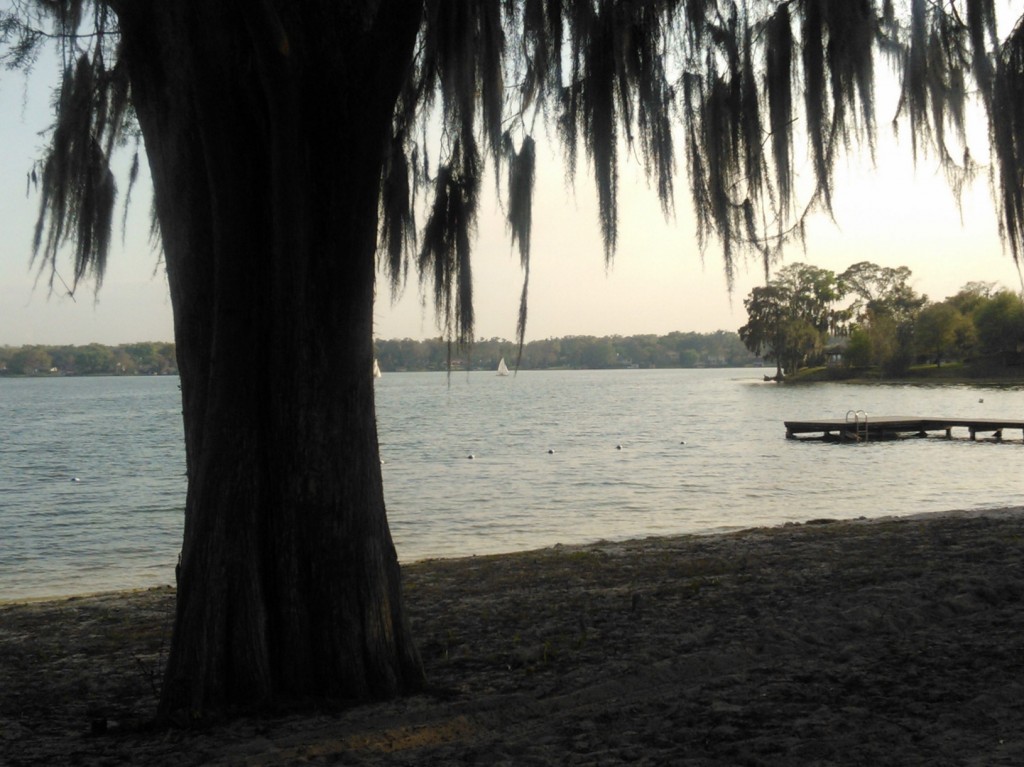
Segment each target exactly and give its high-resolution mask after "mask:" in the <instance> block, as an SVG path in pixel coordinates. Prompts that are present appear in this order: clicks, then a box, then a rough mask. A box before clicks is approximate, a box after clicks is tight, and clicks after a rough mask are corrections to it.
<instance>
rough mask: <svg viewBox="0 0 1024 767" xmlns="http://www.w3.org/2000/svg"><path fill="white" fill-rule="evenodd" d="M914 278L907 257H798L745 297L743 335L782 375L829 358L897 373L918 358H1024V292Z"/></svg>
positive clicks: (995, 365)
mask: <svg viewBox="0 0 1024 767" xmlns="http://www.w3.org/2000/svg"><path fill="white" fill-rule="evenodd" d="M910 279H911V271H910V269H909V268H907V267H906V266H900V267H895V268H893V267H883V266H879V265H878V264H873V263H871V262H869V261H861V262H860V263H857V264H854V265H853V266H851V267H849V268H848V269H847V270H846V271H844V272H842V273H841V274H836V273H835V272H833V271H830V270H828V269H820V268H818V267H815V266H811V265H809V264H802V263H794V264H790V265H788V266H786V267H785V268H783V269H781V270H780V271H779V272H778V274H777V275H776V276H775V277H774V278H773V279H772V280H770V281H769V282H768V284H767V285H765V286H762V287H757V288H754V289H753V290H752V291H751V292H750V294H749V295H748V296H747V298H746V299H745V300H744V305H745V306H746V309H747V317H748V320H747V324H745V325H744V326H743V327H741V328H740V330H739V335H740V338H741V339H742V340H743V342H744V344H745V345H746V347H747V348H748V349H749V350H750V351H752V352H753V353H755V354H760V355H762V356H763V357H764V359H767V360H773V361H775V363H776V367H777V372H778V374H779V375H781V374H782V371H783V370H785V371H786V372H787V373H794V372H797V371H798V370H799V369H800V368H801V367H807V366H815V365H825V364H828V365H831V366H833V367H835V368H837V369H840V370H864V369H874V370H876V371H878V372H879V373H880V374H881V375H884V376H897V375H901V374H903V373H905V372H907V370H909V368H910V366H911V365H913V364H915V363H917V364H934V365H939V366H940V365H942V364H943V363H944V362H970V363H972V364H974V365H975V366H977V367H979V368H983V369H985V370H986V371H993V370H996V369H999V368H1008V367H1013V366H1020V365H1021V364H1022V363H1024V300H1022V298H1021V296H1020V295H1018V294H1017V293H1014V292H1012V291H1010V290H1006V289H1005V288H999V287H998V286H996V285H995V284H994V283H986V282H970V283H968V284H966V285H964V286H963V288H961V289H960V291H959V292H958V293H957V294H956V295H954V296H950V297H948V298H946V299H945V300H944V301H940V302H933V301H929V300H928V296H926V295H922V294H918V293H917V292H915V291H914V289H913V288H912V287H911V285H910Z"/></svg>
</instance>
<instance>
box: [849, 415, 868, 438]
mask: <svg viewBox="0 0 1024 767" xmlns="http://www.w3.org/2000/svg"><path fill="white" fill-rule="evenodd" d="M851 414H852V415H853V438H854V439H855V440H856V441H857V442H861V441H863V442H867V441H868V414H867V413H865V412H864V411H863V410H847V411H846V423H847V424H849V423H850V415H851ZM862 417H863V419H864V420H863V421H861V418H862ZM862 426H863V428H862ZM849 433H850V430H849V428H847V430H846V432H845V434H846V435H849Z"/></svg>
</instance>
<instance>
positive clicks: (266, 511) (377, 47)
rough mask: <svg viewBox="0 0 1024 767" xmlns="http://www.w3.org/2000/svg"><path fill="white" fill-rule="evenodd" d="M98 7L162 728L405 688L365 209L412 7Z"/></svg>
mask: <svg viewBox="0 0 1024 767" xmlns="http://www.w3.org/2000/svg"><path fill="white" fill-rule="evenodd" d="M113 6H114V7H115V10H117V11H118V13H119V19H120V22H121V31H122V42H123V46H124V49H123V55H124V60H125V62H126V64H127V66H128V69H129V73H130V77H131V83H132V97H133V102H134V104H135V107H136V111H137V114H138V118H139V123H140V125H141V128H142V133H143V136H144V139H145V144H146V151H147V155H148V158H149V163H150V168H151V172H152V177H153V184H154V194H155V205H156V212H157V217H158V221H159V224H160V229H161V236H162V240H163V245H164V255H165V259H166V266H167V272H168V280H169V284H170V289H171V300H172V304H173V308H174V322H175V337H176V341H177V351H178V366H179V370H180V373H181V387H182V402H183V417H184V424H185V447H186V461H187V473H188V494H187V499H186V509H185V534H184V543H183V548H182V555H181V566H180V574H179V580H178V603H177V612H176V616H175V625H174V631H173V638H172V642H171V648H170V653H169V659H168V665H167V669H166V674H165V678H164V685H163V690H162V699H161V711H162V713H163V714H165V715H168V716H175V717H182V716H184V717H188V718H193V719H194V718H207V717H209V716H213V715H217V714H219V713H222V712H224V711H226V710H230V709H231V708H233V707H239V706H243V707H250V706H257V707H260V706H265V705H268V704H272V703H276V702H280V701H295V700H304V699H309V698H322V697H329V698H331V699H335V700H337V699H351V700H360V699H366V698H370V697H381V696H389V695H393V694H396V693H399V692H401V691H403V690H407V689H409V688H411V687H415V686H417V685H418V684H420V683H421V681H422V667H421V665H420V662H419V658H418V656H417V654H416V651H415V648H414V645H413V642H412V639H411V636H410V632H409V629H408V626H407V624H406V621H405V619H404V617H403V612H402V596H401V582H400V572H399V567H398V560H397V556H396V553H395V549H394V546H393V544H392V540H391V536H390V532H389V530H388V525H387V520H386V516H385V509H384V496H383V485H382V479H381V469H380V459H379V449H378V444H377V431H376V419H375V414H374V401H373V380H372V375H371V371H372V362H373V349H372V322H373V299H374V274H375V252H376V247H375V246H376V236H377V205H378V190H379V184H380V177H381V168H382V163H383V157H384V151H385V146H386V137H387V135H388V134H389V131H390V124H391V123H390V121H391V118H392V114H393V110H394V105H395V103H396V100H397V98H398V94H399V91H400V88H401V86H402V83H403V82H404V80H405V78H406V77H407V76H408V68H409V66H410V61H411V58H412V53H413V47H414V43H415V36H416V31H417V29H418V26H419V21H420V17H419V11H418V9H417V7H416V4H414V3H406V2H403V0H391V1H389V0H383V1H382V2H377V3H373V2H366V3H338V2H334V1H333V0H326V1H324V2H313V1H312V0H306V1H305V2H303V3H294V4H291V3H281V4H280V6H281V7H280V8H279V9H275V7H274V4H273V3H272V2H270V0H265V1H263V2H255V3H243V2H240V0H239V1H237V2H216V3H209V2H204V1H203V0H187V1H186V0H182V1H180V2H174V3H168V2H164V1H163V0H149V2H135V3H127V2H126V3H124V4H123V6H121V4H120V3H113Z"/></svg>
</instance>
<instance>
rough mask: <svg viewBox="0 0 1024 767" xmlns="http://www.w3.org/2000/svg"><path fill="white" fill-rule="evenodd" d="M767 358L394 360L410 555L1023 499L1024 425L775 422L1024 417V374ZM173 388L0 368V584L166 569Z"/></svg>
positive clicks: (391, 492) (179, 503)
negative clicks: (953, 378) (790, 378)
mask: <svg viewBox="0 0 1024 767" xmlns="http://www.w3.org/2000/svg"><path fill="white" fill-rule="evenodd" d="M761 376H762V371H761V370H756V369H745V370H650V371H648V370H619V371H558V372H554V371H552V372H541V371H537V372H534V371H525V372H522V373H519V375H517V376H515V377H509V378H500V377H498V376H495V375H493V374H492V373H487V372H478V373H471V374H469V375H467V374H465V373H456V374H453V375H452V377H451V381H450V384H449V383H448V381H447V377H446V376H445V374H443V373H404V374H397V373H394V374H388V373H385V375H384V377H383V378H380V379H378V381H377V417H378V421H379V430H380V442H381V454H382V458H383V460H384V485H385V497H386V500H387V505H388V517H389V520H390V522H391V528H392V533H393V535H394V538H395V542H396V545H397V547H398V552H399V557H400V558H401V559H402V560H403V561H413V560H417V559H423V558H427V557H446V556H459V555H466V554H484V553H495V552H504V551H514V550H521V549H528V548H535V547H541V546H549V545H552V544H555V543H566V544H568V543H582V542H587V541H594V540H599V539H602V538H604V539H624V538H631V537H643V536H648V535H665V534H672V533H708V532H717V531H723V530H732V529H738V528H743V527H750V526H756V525H775V524H781V523H784V522H792V521H804V520H807V519H813V518H819V517H833V518H852V517H859V516H869V517H870V516H883V515H888V514H911V513H920V512H926V511H942V510H947V509H978V508H994V507H1001V506H1018V505H1024V483H1022V482H1021V481H1020V466H1021V463H1022V462H1024V445H1021V444H1020V435H1019V434H1012V433H1011V434H1008V435H1007V436H1008V437H1009V438H1012V440H1013V441H1008V442H1005V443H1003V444H996V443H993V442H990V441H979V442H971V441H970V440H968V439H966V432H964V433H962V434H960V435H959V436H960V437H961V438H960V439H954V440H952V441H946V440H943V439H938V438H932V439H922V440H916V439H915V440H903V441H899V442H884V443H873V444H867V445H838V444H824V443H821V442H817V441H813V442H800V441H795V440H787V439H785V429H784V427H783V424H782V422H783V421H784V420H787V419H812V418H842V417H843V416H844V415H845V413H846V412H847V411H848V410H851V409H853V410H858V409H859V410H864V411H866V412H867V413H868V414H869V416H870V415H877V416H881V415H919V416H956V417H964V418H968V417H990V418H1014V419H1024V390H1021V389H1019V388H1012V387H1001V388H997V387H989V388H985V387H972V386H946V387H920V386H896V385H893V386H886V385H872V386H858V385H847V384H821V385H816V386H810V387H784V386H783V387H779V386H775V385H772V384H765V383H763V382H762V381H761ZM180 410H181V408H180V402H179V390H178V381H177V379H176V378H53V379H0V424H2V441H0V600H9V599H20V598H26V597H35V596H47V595H60V594H72V593H82V592H89V591H99V590H105V589H115V588H128V587H138V586H149V585H156V584H162V583H170V582H173V571H174V563H175V561H176V559H177V553H178V551H179V549H180V544H181V540H180V539H181V528H182V509H183V505H184V495H185V479H184V451H183V448H182V430H181V416H180ZM1015 443H1016V444H1015ZM549 451H553V452H549ZM470 455H472V456H473V458H472V459H470V458H469V457H468V456H470ZM75 480H77V481H75Z"/></svg>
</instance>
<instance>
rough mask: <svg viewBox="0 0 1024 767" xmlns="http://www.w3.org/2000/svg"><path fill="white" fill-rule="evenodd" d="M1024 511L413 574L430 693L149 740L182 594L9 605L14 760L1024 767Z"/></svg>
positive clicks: (410, 603) (478, 560)
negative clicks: (984, 766) (971, 766)
mask: <svg viewBox="0 0 1024 767" xmlns="http://www.w3.org/2000/svg"><path fill="white" fill-rule="evenodd" d="M1022 563H1024V509H1022V508H1019V507H1011V508H1004V509H992V510H971V511H946V512H931V513H925V514H917V515H910V516H887V517H880V518H866V519H857V520H836V521H827V520H814V521H811V522H809V523H805V524H788V525H783V526H779V527H762V528H750V529H744V530H741V531H737V532H729V533H718V534H709V535H693V534H690V535H681V536H671V537H656V538H653V537H652V538H645V539H638V540H629V541H617V542H607V541H604V542H597V543H592V544H582V545H565V546H552V547H548V548H543V549H537V550H533V551H525V552H518V553H515V554H499V555H481V556H476V557H465V558H459V559H432V560H422V561H419V562H416V563H410V564H407V565H403V568H402V569H403V580H404V584H405V592H406V596H405V600H406V607H407V610H408V614H409V620H410V622H411V624H412V627H413V633H414V635H415V636H416V637H417V641H418V643H419V647H420V652H421V654H422V656H423V660H424V664H425V666H426V669H427V674H428V679H429V680H430V682H431V685H432V689H434V690H444V691H445V693H444V694H443V695H439V694H437V693H434V694H420V695H413V696H409V697H406V698H401V699H398V700H395V701H389V702H383V703H373V704H366V705H362V706H357V707H355V708H350V709H341V710H339V709H322V710H318V711H313V712H303V713H284V714H281V715H276V716H263V717H241V718H238V719H234V720H231V721H229V722H227V723H225V724H222V725H217V726H214V727H210V728H208V729H204V730H201V731H191V732H184V731H177V730H154V729H152V727H151V726H150V725H149V724H148V722H149V719H150V717H151V716H152V713H153V710H154V708H155V700H156V698H155V690H156V685H158V684H159V671H160V669H161V662H162V658H163V656H164V654H165V653H166V642H167V639H168V636H169V630H170V620H171V616H172V614H173V602H174V591H173V589H172V588H169V587H162V588H156V589H144V590H133V591H128V592H105V593H102V594H98V595H92V596H77V597H61V598H58V599H57V600H39V601H32V602H23V603H17V604H4V605H0V762H4V763H11V764H26V765H28V764H52V763H69V762H75V763H78V764H86V765H89V764H100V763H116V762H119V761H120V762H130V763H147V764H157V765H173V766H176V765H191V764H251V765H286V764H293V763H295V762H298V761H307V760H311V761H317V760H323V761H327V762H332V763H333V762H341V763H345V764H367V765H391V764H409V763H463V762H469V761H474V760H484V761H486V762H488V763H499V764H521V763H533V764H573V763H579V764H615V763H619V762H623V761H636V762H639V763H647V764H665V763H688V764H695V765H726V764H756V765H780V766H781V765H791V764H807V763H816V764H865V763H872V764H907V763H928V764H965V763H976V764H987V765H1002V764H1005V765H1010V764H1020V763H1024V567H1022Z"/></svg>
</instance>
